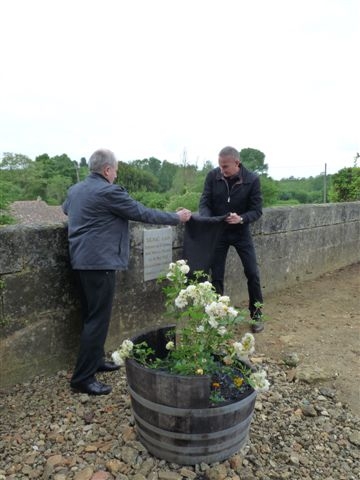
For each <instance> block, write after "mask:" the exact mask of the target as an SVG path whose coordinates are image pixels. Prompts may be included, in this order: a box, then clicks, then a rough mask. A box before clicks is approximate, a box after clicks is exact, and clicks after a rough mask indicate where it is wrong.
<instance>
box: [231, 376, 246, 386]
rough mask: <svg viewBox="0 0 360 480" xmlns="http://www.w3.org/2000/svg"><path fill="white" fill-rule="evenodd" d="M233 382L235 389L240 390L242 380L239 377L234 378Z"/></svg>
mask: <svg viewBox="0 0 360 480" xmlns="http://www.w3.org/2000/svg"><path fill="white" fill-rule="evenodd" d="M233 382H234V385H235V387H237V388H240V387H241V385H242V384H243V382H244V380H243V379H242V378H240V377H234V380H233Z"/></svg>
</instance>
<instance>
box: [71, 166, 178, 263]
mask: <svg viewBox="0 0 360 480" xmlns="http://www.w3.org/2000/svg"><path fill="white" fill-rule="evenodd" d="M62 208H63V211H64V213H65V214H66V215H68V217H69V221H68V238H69V251H70V260H71V266H72V268H73V269H75V270H125V269H126V268H127V266H128V262H129V220H136V221H139V222H144V223H153V224H160V225H177V224H178V223H179V221H180V220H179V216H178V215H177V214H176V213H170V212H162V211H161V210H155V209H152V208H147V207H145V206H144V205H142V204H141V203H139V202H137V201H136V200H134V199H133V198H131V197H130V195H129V194H128V193H127V191H126V190H125V189H124V188H123V187H121V186H120V185H116V184H111V183H109V182H108V181H107V180H106V179H105V178H104V177H103V176H102V175H100V174H97V173H91V174H90V175H89V176H88V177H87V178H86V179H85V180H84V181H82V182H79V183H77V184H75V185H73V186H72V187H70V189H69V191H68V195H67V198H66V200H65V202H64V203H63V206H62Z"/></svg>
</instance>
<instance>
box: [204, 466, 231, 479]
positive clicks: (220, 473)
mask: <svg viewBox="0 0 360 480" xmlns="http://www.w3.org/2000/svg"><path fill="white" fill-rule="evenodd" d="M206 476H207V478H208V480H225V478H226V476H227V469H226V467H225V465H224V464H222V463H220V464H219V465H216V466H215V467H212V468H210V469H209V470H208V471H207V472H206Z"/></svg>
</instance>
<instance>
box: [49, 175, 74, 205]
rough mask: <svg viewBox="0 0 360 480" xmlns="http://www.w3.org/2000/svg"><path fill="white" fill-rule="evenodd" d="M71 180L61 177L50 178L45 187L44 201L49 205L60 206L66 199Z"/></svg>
mask: <svg viewBox="0 0 360 480" xmlns="http://www.w3.org/2000/svg"><path fill="white" fill-rule="evenodd" d="M71 183H72V182H71V179H70V178H69V177H64V176H62V175H55V176H54V177H52V178H50V179H49V181H48V182H47V185H46V200H47V202H48V203H49V204H50V205H60V204H62V203H63V201H64V200H65V198H66V193H67V190H68V188H69V187H70V185H71Z"/></svg>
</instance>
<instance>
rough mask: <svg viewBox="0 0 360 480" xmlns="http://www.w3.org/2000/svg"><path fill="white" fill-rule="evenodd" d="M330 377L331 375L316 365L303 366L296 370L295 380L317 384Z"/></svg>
mask: <svg viewBox="0 0 360 480" xmlns="http://www.w3.org/2000/svg"><path fill="white" fill-rule="evenodd" d="M332 377H333V374H332V373H331V374H330V373H327V372H325V371H324V370H323V369H322V368H320V367H318V366H316V365H303V366H302V367H299V368H298V370H297V373H296V378H297V379H298V380H299V381H302V382H306V383H317V382H319V381H322V380H329V379H331V378H332Z"/></svg>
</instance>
